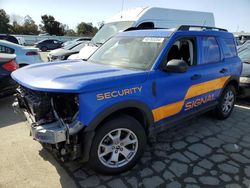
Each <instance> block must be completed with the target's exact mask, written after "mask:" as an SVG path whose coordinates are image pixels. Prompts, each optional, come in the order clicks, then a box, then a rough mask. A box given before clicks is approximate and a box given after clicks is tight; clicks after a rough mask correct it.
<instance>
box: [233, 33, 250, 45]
mask: <svg viewBox="0 0 250 188" xmlns="http://www.w3.org/2000/svg"><path fill="white" fill-rule="evenodd" d="M235 38H236V42H237V43H238V45H242V44H244V43H245V42H246V41H248V40H250V34H241V35H237V36H236V37H235Z"/></svg>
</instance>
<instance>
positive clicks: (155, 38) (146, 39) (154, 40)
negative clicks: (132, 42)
mask: <svg viewBox="0 0 250 188" xmlns="http://www.w3.org/2000/svg"><path fill="white" fill-rule="evenodd" d="M163 41H164V38H158V37H145V38H144V39H143V40H142V42H156V43H162V42H163Z"/></svg>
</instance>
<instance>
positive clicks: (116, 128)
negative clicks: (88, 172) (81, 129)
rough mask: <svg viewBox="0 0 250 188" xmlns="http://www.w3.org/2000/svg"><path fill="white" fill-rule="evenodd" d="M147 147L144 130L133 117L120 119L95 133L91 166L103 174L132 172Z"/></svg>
mask: <svg viewBox="0 0 250 188" xmlns="http://www.w3.org/2000/svg"><path fill="white" fill-rule="evenodd" d="M145 146H146V134H145V130H144V128H143V127H142V126H141V125H140V123H139V122H138V121H137V120H136V119H134V118H133V117H130V116H127V115H121V116H120V117H118V118H115V119H111V120H109V121H107V122H105V123H103V124H102V125H101V127H100V128H99V129H97V131H96V135H95V137H94V140H93V143H92V146H91V150H90V159H89V164H90V167H91V168H92V169H94V170H95V171H97V172H100V173H102V174H118V173H121V172H124V171H126V170H129V169H131V168H133V167H134V166H135V164H136V162H137V161H138V160H139V158H140V156H141V155H142V153H143V151H144V148H145Z"/></svg>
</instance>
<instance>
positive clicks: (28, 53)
mask: <svg viewBox="0 0 250 188" xmlns="http://www.w3.org/2000/svg"><path fill="white" fill-rule="evenodd" d="M26 55H38V53H37V52H27V53H26Z"/></svg>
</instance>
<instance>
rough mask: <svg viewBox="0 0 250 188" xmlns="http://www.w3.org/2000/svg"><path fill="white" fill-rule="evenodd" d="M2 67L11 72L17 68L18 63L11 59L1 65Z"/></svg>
mask: <svg viewBox="0 0 250 188" xmlns="http://www.w3.org/2000/svg"><path fill="white" fill-rule="evenodd" d="M2 67H3V68H4V69H5V70H6V71H9V72H12V71H14V70H17V69H18V68H19V66H18V64H17V63H16V62H15V60H11V61H9V62H8V63H5V64H3V65H2Z"/></svg>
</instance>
